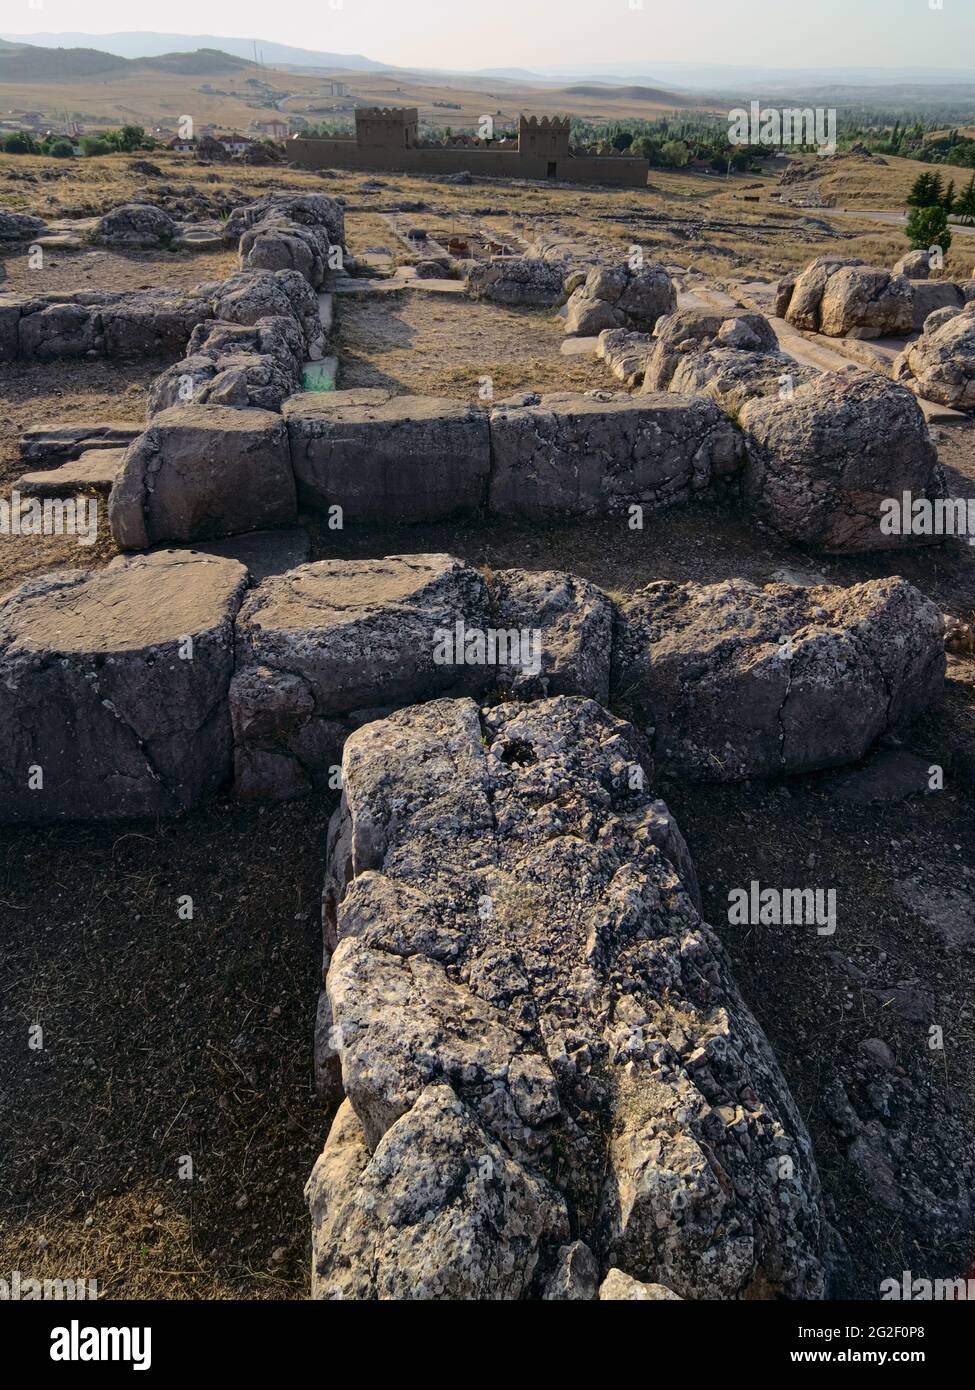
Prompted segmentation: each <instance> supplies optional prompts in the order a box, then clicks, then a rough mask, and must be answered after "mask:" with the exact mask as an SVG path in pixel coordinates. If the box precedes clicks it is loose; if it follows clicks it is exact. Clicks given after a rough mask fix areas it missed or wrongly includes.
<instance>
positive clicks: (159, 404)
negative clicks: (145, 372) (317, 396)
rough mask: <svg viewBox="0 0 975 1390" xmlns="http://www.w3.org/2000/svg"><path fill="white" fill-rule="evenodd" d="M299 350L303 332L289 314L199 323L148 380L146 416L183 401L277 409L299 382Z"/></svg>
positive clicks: (302, 346)
mask: <svg viewBox="0 0 975 1390" xmlns="http://www.w3.org/2000/svg"><path fill="white" fill-rule="evenodd" d="M304 356H305V342H304V335H303V333H302V330H301V326H300V324H299V322H298V320H297V319H295V318H285V317H281V316H278V317H271V318H264V319H258V321H257V323H255V324H252V325H245V324H234V323H222V322H220V321H214V322H211V323H203V324H200V325H199V326H198V327H197V328H195V329H194V330H193V333H192V334H191V336H190V340H189V344H188V348H187V355H186V357H185V358H183V360H182V361H180V362H176V363H174V364H173V366H172V367H169V368H167V369H166V371H164V372H162V373H160V375H159V376H157V377H156V379H155V381H154V382H153V384H152V386H151V388H150V390H149V405H148V411H147V413H148V415H149V417H150V418H151V417H152V416H153V415H158V414H159V412H160V411H162V410H168V409H169V407H170V406H174V405H182V404H186V403H187V401H190V402H192V403H194V404H197V405H204V404H207V403H210V404H213V405H229V406H235V407H238V408H241V407H245V406H256V407H257V408H258V409H261V410H280V409H281V407H282V405H283V404H284V402H285V401H286V400H287V399H288V397H289V396H291V395H293V394H294V393H295V392H296V391H298V390H299V389H300V387H301V371H302V363H303V361H304Z"/></svg>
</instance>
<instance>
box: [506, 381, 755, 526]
mask: <svg viewBox="0 0 975 1390" xmlns="http://www.w3.org/2000/svg"><path fill="white" fill-rule="evenodd" d="M491 454H492V471H491V486H490V494H489V506H490V508H491V510H492V511H495V512H500V513H502V514H504V515H522V516H526V517H535V518H539V519H541V518H543V517H553V516H605V515H619V514H621V513H625V512H626V511H627V509H628V508H629V507H630V506H633V505H640V506H643V507H647V508H650V509H655V508H661V507H666V506H670V505H672V504H674V503H676V502H685V501H688V500H689V499H690V498H691V497H693V496H695V495H696V494H698V493H701V492H703V491H704V490H705V489H707V488H708V487H709V486H710V485H711V484H712V483H713V482H714V481H715V480H716V479H720V478H727V477H730V476H731V475H733V474H734V473H735V472H736V471H737V470H738V469H739V468H740V466H741V462H742V447H741V441H740V438H739V435H738V432H737V430H736V429H735V427H734V425H733V424H732V423H731V422H730V421H729V420H728V419H727V418H726V417H725V416H724V415H723V414H722V413H721V411H720V410H719V409H718V408H717V406H715V405H714V404H713V403H712V402H711V401H705V400H701V399H695V398H690V397H683V396H679V395H676V394H667V393H665V392H664V393H658V394H649V393H648V394H644V395H641V396H632V395H630V394H629V393H628V392H613V391H590V392H587V393H586V394H582V393H578V392H555V393H551V394H548V395H544V396H539V395H527V396H523V397H516V398H514V399H513V400H512V401H511V402H501V403H499V404H498V405H497V406H496V407H495V408H494V409H493V410H492V411H491Z"/></svg>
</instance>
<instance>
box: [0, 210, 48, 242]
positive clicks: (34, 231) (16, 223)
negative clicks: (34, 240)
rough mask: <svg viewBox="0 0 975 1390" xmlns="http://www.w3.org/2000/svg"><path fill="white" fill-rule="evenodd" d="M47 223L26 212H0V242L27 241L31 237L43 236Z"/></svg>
mask: <svg viewBox="0 0 975 1390" xmlns="http://www.w3.org/2000/svg"><path fill="white" fill-rule="evenodd" d="M46 231H47V223H46V222H45V221H44V219H43V218H42V217H32V216H31V215H30V213H26V212H8V211H7V210H6V208H4V209H3V211H2V212H0V241H29V240H30V238H31V237H37V236H43V235H44V233H45V232H46Z"/></svg>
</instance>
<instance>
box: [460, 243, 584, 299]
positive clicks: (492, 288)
mask: <svg viewBox="0 0 975 1390" xmlns="http://www.w3.org/2000/svg"><path fill="white" fill-rule="evenodd" d="M565 273H566V267H565V264H564V262H562V261H543V260H540V259H539V260H535V259H532V258H530V257H523V258H522V257H517V256H495V257H493V258H492V259H491V260H490V261H479V262H477V264H476V265H474V266H472V267H471V269H470V270H469V271H468V273H467V276H466V280H465V284H466V288H467V293H468V294H469V295H470V296H471V298H472V299H488V300H491V302H492V303H495V304H514V305H529V306H531V307H533V308H542V309H552V308H555V307H556V306H557V305H559V304H562V303H563V302H564V301H565V288H564V281H565Z"/></svg>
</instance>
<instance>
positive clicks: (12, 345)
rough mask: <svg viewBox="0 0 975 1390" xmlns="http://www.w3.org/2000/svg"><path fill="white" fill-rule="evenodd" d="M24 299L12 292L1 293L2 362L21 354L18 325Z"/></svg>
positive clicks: (11, 360) (0, 340)
mask: <svg viewBox="0 0 975 1390" xmlns="http://www.w3.org/2000/svg"><path fill="white" fill-rule="evenodd" d="M22 310H23V300H22V299H21V298H20V297H19V296H17V295H12V294H0V362H13V360H14V359H15V358H16V357H18V356H19V355H20V345H19V340H18V332H17V329H18V325H19V323H20V315H21V312H22Z"/></svg>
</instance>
